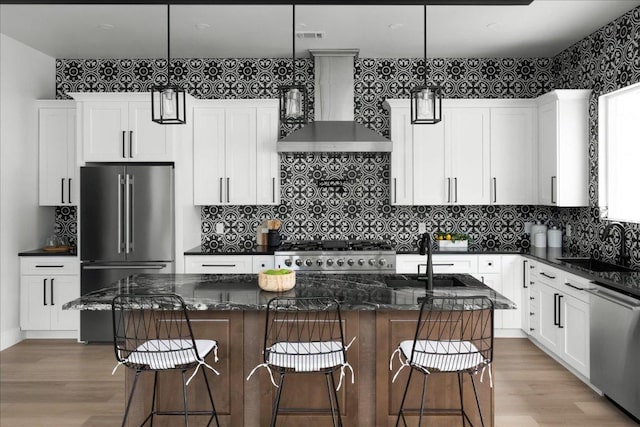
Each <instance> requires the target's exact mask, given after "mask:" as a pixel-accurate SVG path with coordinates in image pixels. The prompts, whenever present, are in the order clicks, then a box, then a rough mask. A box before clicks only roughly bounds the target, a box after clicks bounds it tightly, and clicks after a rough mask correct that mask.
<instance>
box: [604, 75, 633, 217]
mask: <svg viewBox="0 0 640 427" xmlns="http://www.w3.org/2000/svg"><path fill="white" fill-rule="evenodd" d="M598 104H599V110H598V116H599V129H598V146H599V154H598V175H599V185H598V187H599V188H598V191H599V195H598V199H599V205H600V212H601V215H602V217H603V218H606V219H611V220H618V221H627V222H640V83H636V84H634V85H631V86H627V87H625V88H622V89H619V90H617V91H615V92H611V93H608V94H606V95H602V96H600V98H599V99H598Z"/></svg>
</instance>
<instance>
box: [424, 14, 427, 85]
mask: <svg viewBox="0 0 640 427" xmlns="http://www.w3.org/2000/svg"><path fill="white" fill-rule="evenodd" d="M424 85H425V86H427V2H426V1H425V2H424Z"/></svg>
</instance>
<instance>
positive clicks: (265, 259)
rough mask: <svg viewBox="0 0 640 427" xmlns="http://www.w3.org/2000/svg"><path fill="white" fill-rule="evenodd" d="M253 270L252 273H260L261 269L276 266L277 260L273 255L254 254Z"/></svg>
mask: <svg viewBox="0 0 640 427" xmlns="http://www.w3.org/2000/svg"><path fill="white" fill-rule="evenodd" d="M252 258H253V271H252V273H254V274H258V273H260V272H261V271H264V270H269V269H271V268H274V264H275V260H274V258H273V255H253V257H252Z"/></svg>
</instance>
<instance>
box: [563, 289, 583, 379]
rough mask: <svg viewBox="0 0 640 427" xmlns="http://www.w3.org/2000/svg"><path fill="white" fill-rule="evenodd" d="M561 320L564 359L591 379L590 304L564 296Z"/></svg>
mask: <svg viewBox="0 0 640 427" xmlns="http://www.w3.org/2000/svg"><path fill="white" fill-rule="evenodd" d="M560 318H561V320H560V322H561V323H560V325H561V326H562V331H563V338H564V340H563V348H562V358H563V359H564V360H565V361H566V362H567V363H569V364H570V365H571V366H572V367H573V368H575V369H576V370H577V371H578V372H580V373H581V374H582V375H584V376H585V377H587V378H589V304H586V303H585V302H583V301H580V300H579V299H577V298H573V297H572V296H569V295H566V294H562V298H561V300H560Z"/></svg>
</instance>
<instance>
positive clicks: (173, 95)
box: [151, 3, 187, 125]
mask: <svg viewBox="0 0 640 427" xmlns="http://www.w3.org/2000/svg"><path fill="white" fill-rule="evenodd" d="M151 120H153V121H154V122H156V123H160V124H161V125H177V124H184V123H186V122H187V119H186V96H185V91H184V89H182V88H180V87H178V86H177V85H174V86H172V85H171V12H170V5H169V3H167V84H166V85H160V86H153V87H152V88H151Z"/></svg>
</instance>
